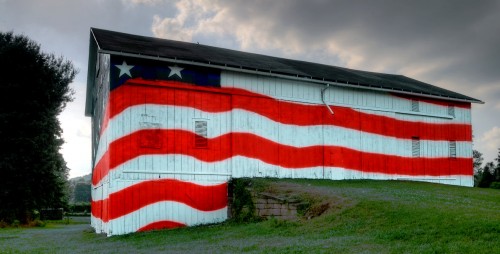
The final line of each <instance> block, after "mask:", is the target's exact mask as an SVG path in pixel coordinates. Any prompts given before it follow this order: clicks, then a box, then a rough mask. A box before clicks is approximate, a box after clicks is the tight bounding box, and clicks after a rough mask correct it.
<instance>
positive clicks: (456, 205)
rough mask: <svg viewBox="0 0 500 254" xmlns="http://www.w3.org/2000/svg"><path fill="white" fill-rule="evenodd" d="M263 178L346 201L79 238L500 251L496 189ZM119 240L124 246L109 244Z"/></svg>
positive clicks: (218, 245)
mask: <svg viewBox="0 0 500 254" xmlns="http://www.w3.org/2000/svg"><path fill="white" fill-rule="evenodd" d="M258 181H259V183H258V184H263V183H264V185H266V184H271V185H273V184H275V183H276V184H280V183H283V182H287V183H293V184H299V185H301V186H300V188H301V189H304V190H307V191H313V192H314V193H321V195H318V196H319V197H323V198H324V197H327V196H328V195H331V196H334V197H335V198H336V199H337V200H342V202H340V203H339V205H338V206H337V207H336V208H335V209H331V210H329V211H328V212H327V213H325V214H323V215H321V216H319V217H316V218H313V219H311V220H298V221H280V220H276V219H271V220H267V221H262V222H256V223H247V224H237V223H234V222H226V223H222V224H216V225H208V226H199V227H192V228H180V229H174V230H163V231H155V232H144V233H136V234H129V235H124V236H113V237H110V238H106V237H103V236H102V235H97V234H92V233H89V232H81V233H80V234H81V238H78V239H77V241H78V243H79V244H80V245H81V246H87V250H99V249H101V250H107V251H108V252H111V253H113V252H114V251H113V250H115V251H116V253H119V251H118V250H121V251H123V248H124V247H123V246H126V249H127V250H129V251H131V252H144V253H147V252H160V251H170V252H190V253H195V252H198V253H199V252H201V253H228V252H230V253H239V252H246V253H255V252H257V253H260V252H265V253H500V191H499V190H494V189H479V188H467V187H457V186H447V185H439V184H429V183H419V182H400V181H327V180H317V181H313V180H272V181H271V180H268V179H261V180H258ZM322 195H323V196H322ZM11 230H19V229H11ZM8 231H9V230H5V229H4V230H0V234H2V235H3V234H4V233H5V232H8ZM4 242H5V241H2V240H1V238H0V245H2V243H4ZM115 245H116V246H122V247H120V249H113V247H110V246H115ZM100 246H102V248H101V247H100ZM81 248H83V247H81ZM49 250H50V249H49ZM73 250H74V251H75V252H78V250H79V249H78V248H77V247H75V248H74V249H73ZM0 252H1V250H0ZM13 252H15V250H13ZM42 252H44V251H42ZM47 252H50V251H47ZM83 252H84V251H83V250H82V253H83Z"/></svg>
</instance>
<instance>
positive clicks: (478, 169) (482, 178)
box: [472, 148, 500, 189]
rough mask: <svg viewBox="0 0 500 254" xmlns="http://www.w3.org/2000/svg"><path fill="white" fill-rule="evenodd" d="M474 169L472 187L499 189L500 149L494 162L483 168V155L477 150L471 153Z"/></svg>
mask: <svg viewBox="0 0 500 254" xmlns="http://www.w3.org/2000/svg"><path fill="white" fill-rule="evenodd" d="M472 158H473V164H472V165H473V167H474V186H475V187H480V188H494V189H500V148H499V149H498V155H497V157H496V158H495V160H494V161H490V162H487V163H486V164H485V165H484V166H483V161H484V158H483V154H482V153H481V152H479V151H477V150H474V151H473V153H472Z"/></svg>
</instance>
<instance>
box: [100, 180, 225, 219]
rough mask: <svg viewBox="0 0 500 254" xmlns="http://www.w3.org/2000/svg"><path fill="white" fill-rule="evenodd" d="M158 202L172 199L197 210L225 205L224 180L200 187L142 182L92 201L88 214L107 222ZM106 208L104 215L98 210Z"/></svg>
mask: <svg viewBox="0 0 500 254" xmlns="http://www.w3.org/2000/svg"><path fill="white" fill-rule="evenodd" d="M161 201H176V202H180V203H183V204H186V205H188V206H190V207H193V208H194V209H197V210H200V211H206V212H208V211H214V210H218V209H222V208H224V207H226V206H227V183H223V184H219V185H213V186H203V185H197V184H194V183H190V182H183V181H178V180H173V179H160V180H153V181H144V182H140V183H138V184H135V185H132V186H130V187H127V188H125V189H123V190H120V191H118V192H115V193H112V194H110V195H109V198H106V199H103V200H98V201H92V207H93V208H94V207H95V209H96V210H94V209H92V215H94V217H96V218H101V220H102V221H104V222H108V221H109V220H113V219H116V218H119V217H121V216H124V215H127V214H129V213H131V212H133V211H136V210H138V209H140V208H142V207H145V206H147V205H150V204H153V203H156V202H161ZM101 207H103V208H104V207H108V209H109V210H108V211H109V213H108V214H107V215H105V214H102V215H100V214H99V211H98V209H100V208H101Z"/></svg>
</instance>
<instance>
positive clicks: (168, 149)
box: [93, 129, 472, 185]
mask: <svg viewBox="0 0 500 254" xmlns="http://www.w3.org/2000/svg"><path fill="white" fill-rule="evenodd" d="M151 136H155V137H156V138H157V139H158V140H159V141H158V142H159V144H161V145H160V146H159V147H157V148H148V147H141V145H140V144H141V139H142V138H143V137H151ZM195 136H196V134H194V133H192V132H188V131H184V130H157V129H156V130H141V131H137V132H134V133H132V134H130V135H127V136H124V137H122V138H120V139H118V140H116V141H114V142H112V143H111V144H110V148H109V151H110V152H111V153H112V154H113V156H112V157H111V158H110V160H109V165H106V164H105V163H102V164H101V163H100V162H99V163H98V165H97V167H96V168H95V171H97V173H95V176H96V177H95V178H93V184H94V185H96V184H97V183H99V181H100V180H101V179H102V178H103V177H104V176H106V175H107V174H108V171H109V169H114V168H116V167H118V166H119V165H121V164H123V163H125V162H127V161H129V160H132V159H134V158H137V157H139V156H141V155H155V154H156V155H162V154H183V155H188V156H192V157H194V158H196V159H198V160H201V161H204V162H217V161H222V160H225V159H228V158H231V157H232V156H238V155H239V156H243V157H248V158H254V159H258V160H261V161H264V162H266V163H268V164H272V165H278V166H282V167H285V168H290V169H294V168H295V169H297V168H305V167H316V166H323V165H324V166H327V167H341V168H346V169H353V170H358V171H362V172H367V173H368V172H373V173H385V174H404V175H432V176H439V175H471V174H472V171H471V170H472V169H471V165H472V164H471V163H472V162H471V159H469V158H455V159H452V158H408V157H401V156H394V155H384V154H377V153H368V152H360V151H357V150H353V149H349V148H345V147H339V146H308V147H300V148H298V147H293V146H288V145H282V144H279V143H276V142H274V141H270V140H267V139H264V138H262V137H259V136H256V135H254V134H249V133H228V134H225V135H222V136H219V137H215V138H212V139H208V140H207V141H208V147H209V149H197V148H195V147H194V144H195ZM256 144H258V145H256ZM231 147H232V152H231ZM452 165H453V167H452Z"/></svg>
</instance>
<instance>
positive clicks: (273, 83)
mask: <svg viewBox="0 0 500 254" xmlns="http://www.w3.org/2000/svg"><path fill="white" fill-rule="evenodd" d="M263 84H265V85H263ZM221 86H222V87H231V88H240V89H244V90H247V91H250V92H254V93H257V94H262V95H265V96H269V97H271V98H274V99H276V100H285V101H290V102H299V101H301V102H305V103H310V104H318V105H322V104H323V102H322V99H321V90H322V89H324V88H325V86H324V85H320V84H311V83H308V82H302V81H291V80H287V79H280V78H276V77H262V76H256V75H254V74H247V73H236V72H231V71H224V72H222V73H221ZM417 96H418V95H417ZM324 99H325V101H326V102H327V103H328V104H329V105H335V106H342V107H349V108H362V109H368V110H377V111H385V112H387V113H393V112H408V113H417V114H418V113H419V112H410V109H411V106H410V103H411V100H408V99H405V98H402V97H398V96H395V95H391V94H389V93H387V92H380V91H373V90H365V89H356V88H345V87H339V86H336V85H335V84H333V85H332V86H330V88H329V89H327V90H326V91H325V95H324ZM443 100H444V98H443ZM377 101H378V102H377ZM419 104H420V107H419V108H420V110H421V113H422V114H428V115H434V116H436V117H437V118H436V117H432V116H426V117H423V119H439V118H442V117H449V116H448V106H442V105H439V104H434V103H427V102H424V101H419ZM443 120H445V119H443ZM450 120H453V121H455V122H456V123H468V124H470V122H471V117H470V109H466V108H460V107H455V117H453V119H450ZM424 121H426V120H424ZM430 121H433V120H430Z"/></svg>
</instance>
